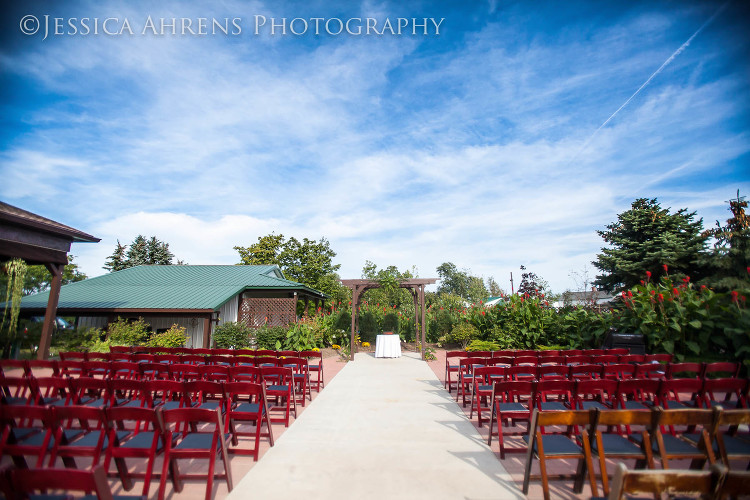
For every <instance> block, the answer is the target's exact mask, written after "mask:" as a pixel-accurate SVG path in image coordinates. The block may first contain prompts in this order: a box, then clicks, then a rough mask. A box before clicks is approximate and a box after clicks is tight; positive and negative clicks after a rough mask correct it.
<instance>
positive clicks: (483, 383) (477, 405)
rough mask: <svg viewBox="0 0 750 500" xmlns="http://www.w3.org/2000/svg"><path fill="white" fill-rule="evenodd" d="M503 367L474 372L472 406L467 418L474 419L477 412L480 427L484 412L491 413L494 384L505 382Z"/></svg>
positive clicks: (504, 368) (483, 368)
mask: <svg viewBox="0 0 750 500" xmlns="http://www.w3.org/2000/svg"><path fill="white" fill-rule="evenodd" d="M506 370H507V367H505V366H483V367H481V368H476V369H475V370H474V374H475V375H476V376H475V377H474V384H473V386H472V398H471V400H472V404H471V412H470V414H469V418H470V419H471V418H473V417H474V410H476V411H477V423H478V425H479V427H482V421H483V418H482V414H483V412H484V411H486V410H488V411H492V404H491V402H492V389H493V388H494V386H495V382H499V381H501V380H505V371H506Z"/></svg>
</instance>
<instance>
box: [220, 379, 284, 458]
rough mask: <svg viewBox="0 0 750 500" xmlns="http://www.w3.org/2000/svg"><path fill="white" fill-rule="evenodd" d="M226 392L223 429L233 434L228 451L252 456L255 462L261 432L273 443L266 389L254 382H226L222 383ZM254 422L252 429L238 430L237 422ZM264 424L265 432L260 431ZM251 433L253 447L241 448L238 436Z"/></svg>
mask: <svg viewBox="0 0 750 500" xmlns="http://www.w3.org/2000/svg"><path fill="white" fill-rule="evenodd" d="M224 390H225V391H226V395H227V413H226V430H228V431H229V432H230V433H231V434H232V446H233V448H230V449H229V451H230V453H236V454H239V455H252V457H253V460H255V461H256V462H257V461H258V454H259V451H260V438H261V437H263V436H264V435H265V436H267V437H268V441H269V443H270V444H271V446H273V444H274V443H273V429H272V428H271V420H270V417H269V414H268V403H267V397H266V388H265V386H264V385H263V384H258V383H254V382H227V383H225V384H224ZM247 422H253V424H254V427H255V428H254V430H253V431H252V432H242V431H240V430H239V429H238V427H239V426H240V425H245V424H247ZM263 424H265V426H266V433H265V434H262V433H261V431H262V428H263ZM241 436H251V437H252V438H253V441H254V445H253V447H252V448H244V447H243V448H240V447H239V437H241Z"/></svg>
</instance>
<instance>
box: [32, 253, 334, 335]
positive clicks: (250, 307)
mask: <svg viewBox="0 0 750 500" xmlns="http://www.w3.org/2000/svg"><path fill="white" fill-rule="evenodd" d="M325 297H326V296H325V294H323V293H322V292H320V291H318V290H314V289H312V288H310V287H308V286H306V285H304V284H302V283H297V282H295V281H290V280H288V279H286V278H284V275H283V273H282V272H281V269H279V267H278V266H241V265H237V266H233V265H216V266H179V265H173V266H157V265H150V266H136V267H131V268H128V269H123V270H121V271H115V272H113V273H109V274H105V275H102V276H97V277H95V278H90V279H87V280H83V281H78V282H76V283H70V284H67V285H64V286H62V287H61V289H60V299H59V303H58V307H57V313H58V314H59V315H60V316H73V317H76V318H77V321H76V324H77V325H78V326H90V327H97V328H103V327H106V325H107V324H108V323H110V322H112V321H115V320H116V319H117V318H118V317H122V318H138V317H142V318H144V319H145V320H146V321H147V322H148V323H149V324H150V325H151V327H152V329H153V330H154V331H160V330H163V329H167V328H169V327H170V326H172V325H173V324H178V325H180V326H184V327H185V328H187V333H188V340H187V346H188V347H209V346H210V345H211V331H212V329H213V327H214V325H220V324H222V323H225V322H230V321H243V322H245V323H247V324H248V325H249V326H250V327H254V328H257V327H260V326H262V325H266V324H267V325H270V326H277V325H287V324H289V323H291V322H294V321H295V320H296V317H297V316H296V311H297V302H298V300H300V299H301V300H303V301H304V302H305V303H306V304H307V303H308V302H309V301H314V302H316V303H319V302H320V301H322V300H324V299H325ZM48 299H49V292H41V293H37V294H34V295H29V296H27V297H24V298H23V300H22V301H21V314H22V316H24V317H29V316H38V315H43V314H44V310H45V308H46V306H47V301H48Z"/></svg>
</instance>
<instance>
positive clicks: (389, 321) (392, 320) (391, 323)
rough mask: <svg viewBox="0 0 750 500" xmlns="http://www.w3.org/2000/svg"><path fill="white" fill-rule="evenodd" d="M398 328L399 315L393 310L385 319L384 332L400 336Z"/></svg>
mask: <svg viewBox="0 0 750 500" xmlns="http://www.w3.org/2000/svg"><path fill="white" fill-rule="evenodd" d="M398 328H399V324H398V315H397V314H396V313H395V312H393V310H391V311H390V312H388V314H386V315H385V317H384V318H383V331H384V332H393V333H394V334H396V335H398Z"/></svg>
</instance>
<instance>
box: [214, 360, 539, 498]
mask: <svg viewBox="0 0 750 500" xmlns="http://www.w3.org/2000/svg"><path fill="white" fill-rule="evenodd" d="M228 498H229V499H230V500H240V499H263V500H270V499H286V498H289V499H295V500H298V499H299V498H309V499H312V500H316V499H339V498H342V499H357V500H359V499H377V500H383V499H410V500H411V499H420V498H425V499H430V500H441V499H445V500H459V499H461V500H464V499H465V500H479V499H493V500H496V499H506V498H524V497H523V495H522V494H521V492H520V491H519V490H518V488H517V487H516V486H515V484H514V483H513V481H512V480H511V478H510V476H509V475H508V474H507V472H506V471H505V469H504V468H503V467H502V465H501V463H500V461H499V460H498V459H497V457H496V456H495V455H494V454H493V453H492V451H490V449H489V448H488V447H487V445H486V443H484V442H483V441H482V440H481V438H480V436H479V434H478V433H477V431H476V429H475V428H474V426H473V425H472V423H471V422H470V421H469V420H467V418H466V416H465V415H464V414H463V412H462V411H461V409H460V408H459V407H458V405H457V404H456V403H455V402H454V401H453V399H451V398H450V396H449V395H448V393H447V392H446V391H445V390H444V389H443V388H442V384H441V383H440V381H439V380H438V379H437V378H436V377H435V374H434V373H433V372H432V370H430V368H429V367H428V366H427V364H426V363H424V362H422V361H420V360H419V359H418V355H416V354H414V353H405V355H404V356H402V357H401V358H396V359H383V358H378V359H376V358H375V357H374V356H373V355H372V354H368V353H360V354H357V355H356V358H355V361H354V362H353V363H348V364H347V365H346V366H345V367H344V368H343V369H342V370H341V373H339V374H338V375H337V376H336V377H335V378H334V379H333V381H332V382H331V383H330V384H329V385H327V386H326V388H325V389H324V390H323V391H322V392H321V394H320V396H318V397H317V398H316V399H315V401H314V402H313V404H312V405H310V407H309V408H308V409H306V410H305V412H304V413H302V414H301V415H300V418H299V419H298V420H297V421H296V422H294V424H293V425H292V426H291V427H290V428H289V429H288V430H287V431H286V432H285V433H284V435H283V436H282V437H281V438H280V439H279V440H278V441H277V442H276V446H274V447H273V448H271V449H270V450H269V451H268V452H267V453H266V454H265V455H264V456H263V458H262V459H261V460H260V461H259V462H258V463H257V464H256V465H255V466H254V467H253V468H252V470H250V472H249V473H248V474H247V475H246V476H245V477H244V478H243V479H242V480H241V481H240V482H239V484H237V485H236V486H235V488H234V490H233V491H232V493H231V494H230V495H229V497H228Z"/></svg>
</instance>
